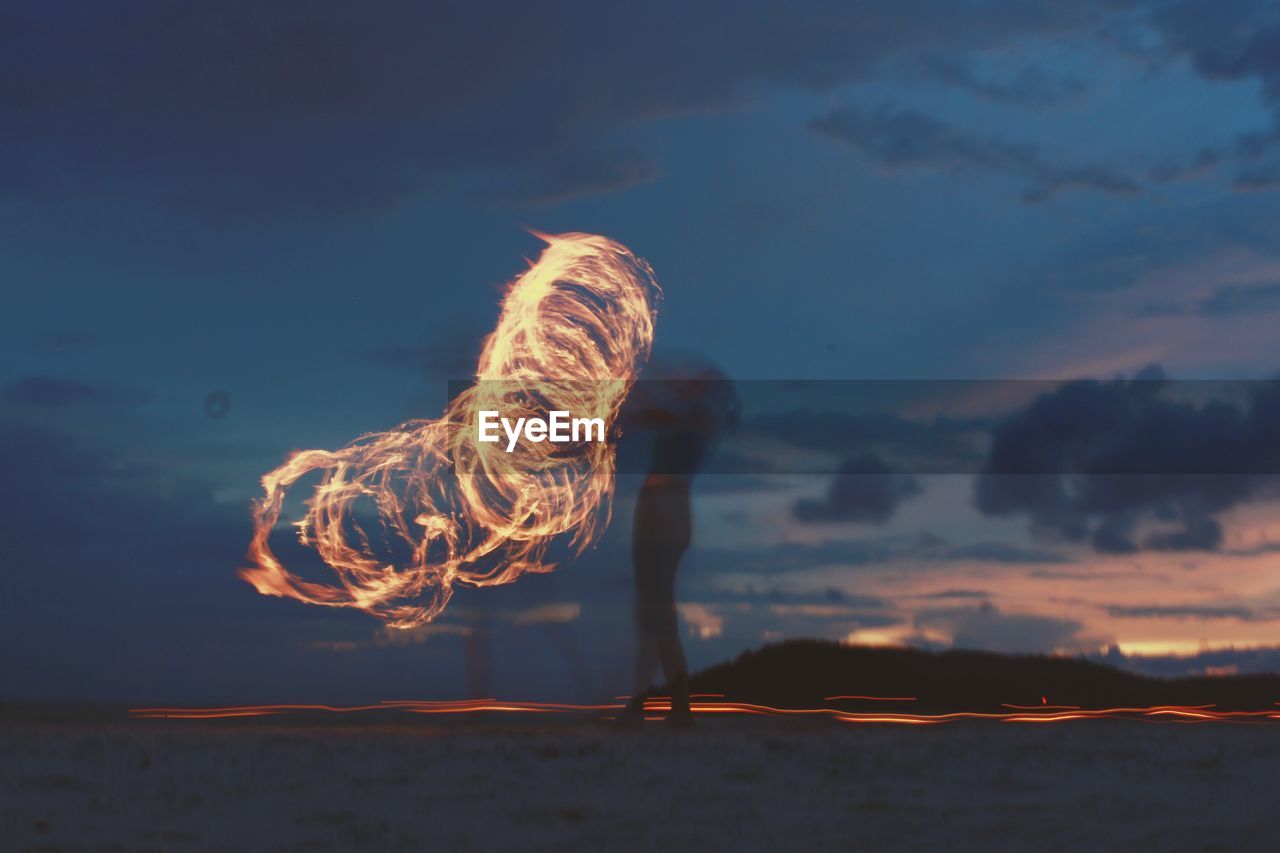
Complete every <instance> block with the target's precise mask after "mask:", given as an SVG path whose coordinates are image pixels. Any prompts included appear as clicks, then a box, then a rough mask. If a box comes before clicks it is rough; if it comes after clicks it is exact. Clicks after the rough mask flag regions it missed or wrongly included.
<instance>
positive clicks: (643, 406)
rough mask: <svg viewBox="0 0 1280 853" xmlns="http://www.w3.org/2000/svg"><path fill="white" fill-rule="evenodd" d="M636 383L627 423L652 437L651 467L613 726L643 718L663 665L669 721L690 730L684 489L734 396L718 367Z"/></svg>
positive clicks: (634, 553)
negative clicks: (626, 665)
mask: <svg viewBox="0 0 1280 853" xmlns="http://www.w3.org/2000/svg"><path fill="white" fill-rule="evenodd" d="M666 373H667V375H665V376H663V377H662V378H659V379H649V380H642V382H641V383H638V384H640V385H641V386H642V387H641V389H640V393H639V394H635V392H633V394H635V396H636V397H637V400H638V402H637V404H636V405H635V406H634V408H633V412H632V414H631V416H630V417H629V418H628V420H629V421H630V423H631V425H633V426H636V427H638V428H639V429H642V430H645V431H646V432H647V433H648V434H650V435H651V436H652V443H651V445H650V465H649V467H648V472H647V474H646V475H645V479H644V482H643V484H642V485H641V487H640V492H639V494H638V496H637V498H636V505H635V514H634V517H633V520H632V532H631V563H632V570H633V573H634V579H635V607H634V618H635V629H636V668H635V681H634V683H633V689H632V692H631V696H630V698H629V701H628V703H627V706H626V708H625V709H624V711H623V712H622V715H621V716H620V717H619V723H620V724H621V725H622V726H624V727H631V726H634V725H636V724H639V723H640V722H642V721H643V720H644V702H645V697H646V696H647V695H648V692H649V690H650V689H651V686H652V681H653V677H654V675H655V674H656V672H657V668H658V665H659V664H661V666H662V671H663V675H664V676H665V677H666V680H667V686H668V688H669V689H670V691H671V710H670V712H669V713H668V716H667V720H668V722H670V723H671V724H672V725H675V726H678V727H688V726H690V725H692V724H693V715H692V712H691V710H690V707H689V669H688V664H687V662H686V660H685V654H684V646H683V644H682V643H681V641H680V630H679V618H678V614H677V610H676V570H677V569H678V568H679V566H680V560H681V558H682V557H683V556H684V554H685V552H686V551H687V550H688V548H689V545H690V543H691V542H692V540H693V510H692V505H691V502H690V489H691V487H692V484H693V478H694V476H695V475H696V474H697V472H698V470H699V469H700V468H701V467H702V465H703V464H704V463H705V461H706V459H707V457H708V455H709V454H710V451H711V450H712V448H713V447H714V444H715V442H716V440H717V438H718V436H719V435H720V433H721V432H722V431H724V430H725V429H726V428H732V426H734V425H735V424H736V416H737V398H736V396H735V395H734V392H733V389H732V385H731V384H730V383H729V380H728V379H727V378H726V377H725V375H724V374H723V373H721V372H720V371H719V370H718V369H716V368H713V367H705V366H704V367H701V368H700V369H698V370H696V371H693V372H690V371H688V370H687V368H686V369H685V370H677V371H671V370H670V369H668V370H667V372H666Z"/></svg>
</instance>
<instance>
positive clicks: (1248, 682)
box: [690, 640, 1280, 713]
mask: <svg viewBox="0 0 1280 853" xmlns="http://www.w3.org/2000/svg"><path fill="white" fill-rule="evenodd" d="M690 689H691V690H692V691H693V692H695V693H723V694H724V695H725V696H726V697H727V698H728V699H731V700H734V701H739V702H753V703H758V704H762V705H772V706H774V707H779V708H820V707H841V708H846V709H858V710H868V709H870V708H877V709H880V710H884V711H891V710H904V711H905V710H910V711H913V712H922V713H946V712H952V711H979V712H999V711H1007V710H1008V709H1007V708H1006V707H1004V706H1005V705H1025V706H1033V705H1034V706H1041V705H1042V704H1044V703H1045V702H1047V704H1049V705H1077V706H1080V707H1082V708H1094V709H1097V708H1116V707H1149V706H1153V705H1214V706H1216V708H1217V709H1218V710H1230V711H1260V710H1266V709H1269V708H1270V709H1277V710H1280V708H1277V706H1276V704H1275V703H1276V701H1277V700H1280V675H1243V676H1221V677H1219V676H1214V677H1194V678H1176V679H1160V678H1150V677H1147V676H1142V675H1137V674H1135V673H1131V672H1125V671H1123V670H1119V669H1116V668H1114V667H1111V666H1107V665H1105V664H1100V663H1095V662H1093V661H1090V660H1086V659H1084V658H1073V657H1057V656H1047V655H1005V654H997V653H993V652H979V651H943V652H927V651H921V650H918V649H904V648H875V647H867V646H847V645H843V644H840V643H836V642H830V641H825V640H790V641H787V642H783V643H778V644H775V645H769V646H765V647H763V648H761V649H759V650H756V651H750V652H745V653H743V654H742V655H740V656H738V657H737V658H735V659H734V660H732V661H728V662H726V663H722V664H717V665H716V666H713V667H710V668H709V669H705V670H702V671H701V672H699V673H697V674H696V675H694V676H693V678H692V680H691V683H690ZM848 694H858V695H869V696H891V697H907V696H909V697H916V701H914V702H901V703H899V702H893V703H889V702H867V701H856V700H843V701H840V702H830V701H827V700H826V697H828V696H837V695H848Z"/></svg>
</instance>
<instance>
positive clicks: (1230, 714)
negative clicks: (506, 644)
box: [129, 694, 1280, 726]
mask: <svg viewBox="0 0 1280 853" xmlns="http://www.w3.org/2000/svg"><path fill="white" fill-rule="evenodd" d="M702 696H703V697H708V696H710V697H711V698H697V699H694V700H693V701H692V702H691V703H690V707H691V710H692V711H693V713H695V714H699V715H704V716H712V715H715V716H736V717H774V718H796V717H802V718H827V719H831V720H834V721H836V722H840V723H852V724H858V723H884V724H896V725H913V726H921V725H938V724H941V723H953V722H958V721H961V720H986V721H992V722H1003V723H1062V722H1070V721H1077V720H1101V719H1126V720H1140V721H1145V722H1157V723H1158V722H1164V723H1253V724H1268V723H1270V721H1272V720H1280V712H1278V711H1277V710H1276V709H1269V710H1262V711H1221V710H1216V709H1215V707H1214V706H1213V705H1153V706H1149V707H1115V708H1096V709H1090V708H1074V707H1071V706H1055V705H1049V706H1039V705H1036V706H1017V705H1006V706H1005V707H1006V708H1009V709H1010V710H1009V711H1004V712H980V711H956V712H952V713H912V712H909V711H894V712H883V711H876V712H871V711H860V710H848V709H843V708H825V707H824V708H776V707H773V706H770V705H760V704H755V703H751V702H734V701H727V700H725V699H723V698H722V697H719V695H718V694H702ZM829 699H830V700H831V701H834V700H841V701H865V702H909V701H914V700H912V699H907V698H902V697H891V696H857V697H829ZM624 707H625V705H624V704H622V703H619V702H609V703H604V704H598V705H579V704H571V703H561V702H520V701H505V700H498V699H466V700H458V701H413V700H397V701H387V702H379V703H378V704H376V705H350V706H335V705H306V704H282V705H233V706H226V707H203V708H185V707H155V708H133V709H130V711H129V714H130V716H132V717H134V718H138V719H172V720H211V719H222V718H239V717H264V716H275V715H284V714H290V715H309V716H318V715H320V716H322V715H328V714H369V715H372V714H384V715H385V714H397V713H399V714H406V713H407V714H425V715H430V714H438V715H451V716H459V715H467V714H475V715H483V714H516V715H519V714H525V715H539V716H542V715H577V716H581V717H588V716H595V717H603V718H604V719H612V717H613V715H615V714H616V713H618V712H620V711H622V709H623V708H624ZM1032 709H1034V710H1032ZM669 710H671V703H670V699H669V698H668V697H655V698H652V699H649V700H647V701H646V702H645V712H646V714H648V715H651V716H650V717H649V718H650V719H653V720H660V719H662V717H661V715H662V714H665V713H666V712H667V711H669Z"/></svg>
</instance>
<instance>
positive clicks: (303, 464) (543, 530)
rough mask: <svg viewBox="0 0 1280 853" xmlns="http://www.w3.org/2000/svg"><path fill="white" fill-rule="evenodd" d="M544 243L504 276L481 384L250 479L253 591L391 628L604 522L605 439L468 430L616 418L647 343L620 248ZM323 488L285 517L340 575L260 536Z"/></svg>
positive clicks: (649, 308) (542, 565)
mask: <svg viewBox="0 0 1280 853" xmlns="http://www.w3.org/2000/svg"><path fill="white" fill-rule="evenodd" d="M538 236H539V237H541V238H542V239H543V240H545V241H546V243H547V248H546V249H545V250H544V251H543V253H542V256H541V257H539V258H538V260H537V262H536V263H534V264H533V265H532V266H531V267H530V269H529V270H528V271H527V272H525V273H524V274H523V275H521V276H520V277H519V278H517V279H516V280H515V281H514V282H513V283H512V284H511V286H510V289H509V290H508V291H507V294H506V296H505V298H504V299H503V302H502V313H501V316H500V317H499V319H498V325H497V328H496V329H495V330H494V331H493V333H492V334H491V335H490V336H489V337H488V339H487V340H486V341H485V345H484V349H483V352H482V353H481V355H480V363H479V366H478V368H477V371H476V378H477V380H479V381H477V382H476V383H475V384H474V385H472V386H471V387H470V388H469V389H467V390H466V391H465V392H463V393H462V394H460V395H459V396H457V397H456V398H455V399H454V400H453V401H451V402H450V403H449V405H448V407H447V408H446V409H445V412H444V414H443V415H442V416H441V417H440V418H439V419H438V420H424V421H411V422H409V423H406V424H403V425H402V426H401V427H399V428H398V429H396V430H393V431H390V432H384V433H374V434H371V435H366V436H364V437H363V438H360V439H358V440H357V441H355V442H353V443H352V444H350V445H348V446H347V447H345V448H343V449H341V450H335V451H329V450H303V451H299V452H296V453H294V454H293V455H292V456H291V457H290V458H289V459H288V461H287V462H285V464H284V465H282V466H280V467H279V468H277V469H276V470H274V471H272V472H271V473H269V474H267V475H266V476H265V477H263V478H262V485H263V488H264V489H265V491H266V496H265V497H264V498H263V499H262V501H261V502H260V503H258V504H257V505H256V507H255V512H254V521H255V530H254V536H253V542H252V545H251V547H250V551H249V557H250V560H251V561H252V562H253V564H254V565H253V566H252V567H250V568H246V569H243V570H241V572H240V576H241V577H242V578H244V579H245V580H246V581H248V582H249V583H251V584H253V586H254V588H255V589H256V590H257V591H258V592H260V593H262V594H263V595H277V596H287V597H290V598H295V599H297V600H299V601H304V602H307V603H308V604H320V605H325V606H328V607H355V608H359V609H360V610H363V611H365V612H367V613H370V614H372V615H374V616H377V617H378V618H380V619H382V620H383V621H385V622H386V623H387V624H388V625H389V626H392V627H396V628H411V627H414V626H416V625H421V624H423V623H425V622H429V621H430V620H431V619H433V618H435V616H436V615H438V614H439V613H440V612H441V610H443V609H444V607H445V605H446V604H447V603H448V601H449V598H450V596H451V595H452V592H453V585H454V584H455V583H461V584H469V585H471V586H490V585H494V584H504V583H509V582H511V581H513V580H515V579H516V578H517V577H519V576H520V575H521V574H523V573H525V572H545V571H550V570H551V569H552V568H554V566H553V565H552V564H550V563H548V562H546V561H545V559H544V558H545V556H546V551H547V547H548V546H549V544H550V543H551V541H552V540H553V539H555V538H556V537H560V536H564V537H565V538H566V539H567V541H568V542H569V544H570V545H571V546H572V547H574V548H576V550H577V551H578V552H580V551H581V550H582V549H583V548H585V547H587V546H588V545H589V544H590V543H591V542H592V541H593V540H594V538H595V537H596V535H597V534H598V533H599V530H600V527H601V525H602V524H606V523H607V522H608V515H609V508H610V504H611V501H612V498H613V484H614V448H613V446H612V444H611V443H610V442H608V441H597V442H582V443H580V444H577V445H574V446H573V447H572V448H571V449H569V450H566V447H565V445H563V444H560V445H555V444H550V443H545V442H544V443H536V444H535V443H525V444H523V445H521V446H520V448H519V449H518V450H517V452H514V453H507V452H505V448H503V447H502V446H500V445H499V444H490V443H482V442H479V441H478V440H477V431H476V424H477V413H478V412H480V411H489V410H491V411H499V412H501V413H503V415H505V416H508V417H511V418H516V417H520V416H526V415H537V414H545V413H546V412H548V411H553V410H564V411H568V412H572V413H573V414H574V415H575V416H581V417H588V418H602V419H603V420H604V422H605V424H606V425H608V426H610V427H611V426H612V424H613V422H614V420H615V419H616V416H617V414H618V409H619V407H620V406H621V404H622V401H623V400H624V399H625V397H626V395H627V393H628V392H629V391H630V389H631V386H632V384H633V383H634V381H635V378H636V375H637V373H638V371H639V369H640V367H641V366H642V364H643V363H644V361H645V359H647V358H648V355H649V349H650V346H651V344H652V341H653V321H654V313H655V303H656V301H657V298H658V296H659V290H658V286H657V283H656V282H655V281H654V279H653V275H652V272H651V271H650V269H649V267H648V266H647V265H646V264H645V263H644V262H643V261H641V260H639V259H637V258H636V257H635V256H634V255H632V254H631V252H630V251H628V250H627V249H626V247H624V246H622V245H620V244H618V243H615V242H613V241H612V240H608V239H606V238H604V237H598V236H595V235H591V234H560V235H555V236H548V235H542V234H539V235H538ZM308 474H318V475H319V478H320V479H319V483H318V484H317V485H316V486H315V490H314V492H313V493H312V495H311V497H310V499H309V500H308V501H307V502H306V512H305V514H304V515H303V517H302V519H301V520H300V521H298V522H296V527H297V535H298V538H299V540H300V541H301V543H302V544H303V545H305V546H307V547H309V548H312V549H314V550H315V551H316V552H317V553H318V554H319V556H320V557H321V558H322V559H323V560H324V562H325V563H326V564H327V565H328V566H329V567H330V568H332V569H333V571H334V572H335V573H336V574H337V583H336V584H324V583H316V582H312V581H307V580H304V579H302V578H301V577H299V576H298V575H296V574H294V573H293V572H291V571H289V570H288V569H286V568H285V566H284V565H283V564H282V563H281V561H280V559H279V558H278V557H277V556H276V555H275V554H274V553H273V552H272V549H271V546H270V544H269V542H268V539H269V537H270V535H271V533H272V530H273V529H274V528H275V527H276V525H277V523H279V521H280V516H281V512H282V510H283V508H284V502H285V497H286V494H287V493H288V491H289V489H290V488H291V487H292V486H293V485H294V484H295V483H297V482H298V480H299V479H300V478H302V477H304V476H306V475H308Z"/></svg>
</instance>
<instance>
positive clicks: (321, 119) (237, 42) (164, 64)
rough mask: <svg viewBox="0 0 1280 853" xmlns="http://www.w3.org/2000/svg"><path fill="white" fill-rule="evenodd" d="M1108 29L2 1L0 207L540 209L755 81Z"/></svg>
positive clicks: (760, 6)
mask: <svg viewBox="0 0 1280 853" xmlns="http://www.w3.org/2000/svg"><path fill="white" fill-rule="evenodd" d="M1120 5H1131V4H1120ZM1116 13H1117V4H1116V3H1114V2H1111V0H1082V1H1081V2H1077V3H1072V4H1059V3H1053V2H1048V0H1040V2H1027V0H989V2H986V3H984V4H982V5H981V6H979V7H972V6H969V5H962V6H957V5H956V4H954V3H951V2H947V0H926V2H923V3H922V4H919V5H917V6H915V7H913V8H912V9H911V11H910V13H906V12H904V10H903V8H902V6H901V4H899V3H896V2H893V0H867V2H863V3H859V4H856V5H850V4H847V3H843V2H836V0H813V1H812V2H807V3H802V4H801V5H800V6H798V7H795V8H789V9H788V12H787V14H785V15H779V14H776V9H775V8H774V7H773V6H771V5H768V4H764V3H758V2H748V3H746V4H739V5H736V6H733V7H728V6H726V5H725V4H723V3H718V2H700V3H691V4H690V3H680V4H676V3H672V2H658V3H654V4H649V5H648V6H646V7H645V8H644V9H643V10H637V9H634V8H630V7H617V8H615V9H612V10H607V9H599V8H592V9H590V10H589V12H588V11H587V10H586V9H584V8H583V7H582V6H581V5H580V4H577V3H572V2H564V3H556V2H553V3H545V4H540V5H538V6H537V7H536V8H535V7H533V6H528V5H521V4H502V5H501V6H492V5H474V4H445V5H440V4H423V3H418V2H410V0H389V2H384V3H379V4H376V5H366V6H362V7H359V8H354V7H352V6H350V5H349V4H346V3H341V2H336V0H319V2H281V3H272V4H262V3H257V2H253V0H193V2H187V3H181V4H165V5H159V6H157V5H156V4H153V3H147V2H142V0H126V2H121V3H114V4H111V6H110V8H108V7H106V6H104V5H102V4H100V3H93V2H74V0H73V2H67V3H61V4H58V5H57V6H56V8H48V7H47V6H45V5H44V4H39V3H22V4H17V5H13V4H10V5H9V6H8V7H6V9H5V10H4V12H3V13H0V56H4V57H5V85H4V87H3V88H2V89H0V134H2V135H3V136H4V138H5V139H6V140H7V143H8V144H7V145H6V149H5V157H4V160H3V162H0V192H4V193H7V194H9V195H18V196H24V197H28V198H41V199H79V198H99V197H109V198H143V199H147V200H149V201H152V202H155V203H159V204H163V205H167V206H171V207H181V208H188V209H191V208H194V209H198V210H201V211H207V212H213V213H218V214H222V215H225V216H249V215H257V216H266V215H271V214H276V215H281V214H288V213H293V212H297V211H312V210H317V209H319V210H333V209H363V208H371V207H384V206H387V205H391V204H395V203H397V202H401V201H404V200H406V199H410V198H414V197H418V196H421V195H424V194H429V193H435V192H440V191H444V190H451V189H460V190H462V191H463V192H465V193H469V194H471V195H476V196H480V197H483V198H488V199H491V200H494V201H496V202H501V203H514V204H539V203H544V204H545V203H555V202H558V201H562V200H564V199H568V198H574V197H578V196H581V195H584V194H590V193H600V192H611V191H616V190H618V189H620V188H625V187H628V186H633V185H635V184H637V183H640V182H644V181H647V180H652V179H653V178H654V176H655V175H656V174H657V173H658V172H657V165H656V164H655V163H654V162H653V159H652V156H651V154H649V153H648V152H645V151H637V150H634V149H632V148H631V147H629V145H628V144H625V143H624V140H630V139H634V138H636V136H637V134H636V133H635V128H636V127H637V126H638V125H642V124H644V123H647V122H653V121H655V120H659V119H662V118H666V117H673V116H680V115H687V114H690V113H697V112H708V111H714V110H724V109H726V108H730V107H734V106H739V105H742V104H744V103H748V102H749V101H750V99H751V97H752V96H753V95H754V94H755V93H756V92H758V91H760V90H761V89H762V88H763V87H766V86H783V87H790V88H801V89H806V90H824V89H830V88H832V87H834V86H837V85H841V84H843V83H848V82H853V81H859V80H868V79H873V78H875V77H876V76H878V75H880V74H881V73H883V69H884V66H885V65H886V64H887V63H889V62H890V61H893V62H897V63H898V64H899V66H900V65H901V64H903V63H905V62H908V61H909V60H910V58H911V57H914V56H921V55H928V56H933V57H937V56H940V55H942V56H945V55H948V54H963V53H966V52H972V51H979V52H981V51H990V50H995V49H999V48H1002V47H1005V46H1008V45H1010V44H1013V43H1016V42H1018V41H1021V40H1023V39H1027V38H1055V37H1064V36H1068V35H1072V34H1089V33H1096V32H1104V31H1106V28H1107V24H1108V22H1110V21H1111V20H1113V18H1114V17H1115V15H1116ZM673 22H676V23H675V24H673ZM965 73H966V76H965V78H964V84H965V85H968V86H970V87H971V88H976V89H980V90H983V91H985V92H986V93H987V95H988V96H993V97H994V96H1001V95H1007V96H1009V97H1033V98H1034V97H1045V96H1046V93H1047V92H1049V91H1051V90H1052V88H1053V85H1052V84H1050V83H1048V82H1046V81H1043V80H1040V79H1039V78H1038V77H1037V75H1036V74H1035V73H1034V72H1027V73H1026V74H1025V75H1015V76H1014V77H1013V78H1012V80H1010V81H1008V82H1006V83H997V82H990V81H987V82H984V80H985V78H982V77H980V76H978V75H976V74H974V73H970V72H965Z"/></svg>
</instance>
